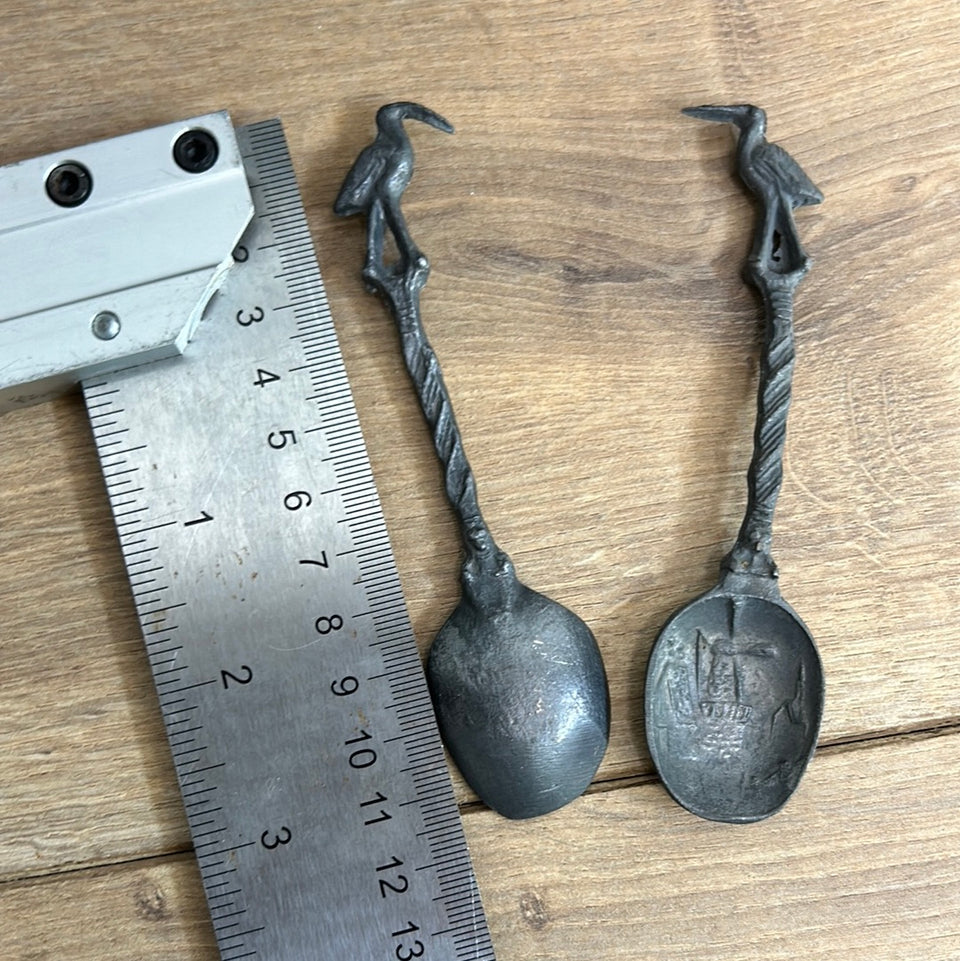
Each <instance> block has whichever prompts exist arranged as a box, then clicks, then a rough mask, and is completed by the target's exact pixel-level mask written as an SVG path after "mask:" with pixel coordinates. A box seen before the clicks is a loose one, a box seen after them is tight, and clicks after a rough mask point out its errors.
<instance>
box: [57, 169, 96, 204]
mask: <svg viewBox="0 0 960 961" xmlns="http://www.w3.org/2000/svg"><path fill="white" fill-rule="evenodd" d="M46 186H47V196H48V197H49V198H50V199H51V200H52V201H53V202H54V203H55V204H57V205H58V206H60V207H79V206H80V204H82V203H83V202H84V201H85V200H86V199H87V197H89V196H90V192H91V191H92V190H93V177H91V176H90V171H89V170H87V168H86V167H84V165H83V164H80V163H76V162H75V161H72V160H71V161H68V162H67V163H62V164H57V166H56V167H54V168H53V170H51V171H50V173H48V174H47V183H46Z"/></svg>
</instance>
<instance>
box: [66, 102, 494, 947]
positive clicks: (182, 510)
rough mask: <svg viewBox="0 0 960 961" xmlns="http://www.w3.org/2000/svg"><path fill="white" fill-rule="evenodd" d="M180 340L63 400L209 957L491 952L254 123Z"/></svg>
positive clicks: (305, 261)
mask: <svg viewBox="0 0 960 961" xmlns="http://www.w3.org/2000/svg"><path fill="white" fill-rule="evenodd" d="M237 140H238V143H239V145H240V148H241V154H242V157H243V161H244V165H245V168H246V176H247V180H248V183H249V185H250V191H251V194H252V196H253V200H254V206H255V212H254V217H253V219H252V221H251V224H250V226H249V227H248V228H247V231H246V233H245V234H244V236H243V238H242V239H241V243H240V246H238V248H237V251H236V252H235V255H236V261H237V262H236V264H235V265H234V266H233V267H232V268H231V269H230V271H229V273H228V275H227V277H226V279H225V280H224V282H223V286H222V287H221V289H220V290H219V291H218V293H217V294H216V296H215V297H214V299H213V301H212V302H211V303H210V305H209V306H208V309H207V313H206V315H205V318H204V320H203V322H202V323H201V324H200V327H199V328H198V332H197V335H196V338H195V341H194V342H193V343H192V344H191V346H190V348H189V350H188V351H187V352H186V353H185V354H184V355H183V356H182V357H176V358H172V359H169V360H161V361H158V362H156V363H153V364H150V365H147V366H144V367H137V368H131V369H128V370H124V371H120V372H119V373H114V374H109V375H106V376H98V377H95V378H91V379H89V380H87V381H85V382H84V385H83V387H84V394H85V398H86V402H87V407H88V411H89V416H90V422H91V427H92V430H93V434H94V439H95V441H96V446H97V450H98V454H99V457H100V462H101V467H102V470H103V475H104V482H105V485H106V488H107V492H108V496H109V499H110V503H111V508H112V510H113V514H114V520H115V525H116V527H117V532H118V536H119V539H120V545H121V549H122V552H123V555H124V561H125V564H126V567H127V573H128V578H129V581H130V585H131V592H132V594H133V597H134V601H135V603H136V607H137V611H138V614H139V618H140V624H141V629H142V632H143V635H144V642H145V645H146V650H147V655H148V661H149V663H150V667H151V671H152V674H153V678H154V683H155V686H156V690H157V695H158V699H159V702H160V708H161V712H162V715H163V719H164V724H165V727H166V733H167V738H168V741H169V744H170V749H171V752H172V755H173V759H174V765H175V768H176V771H177V777H178V780H179V785H180V791H181V795H182V797H183V802H184V808H185V810H186V813H187V820H188V823H189V826H190V832H191V837H192V840H193V845H194V849H195V852H196V858H197V862H198V865H199V869H200V874H201V877H202V881H203V885H204V889H205V892H206V897H207V904H208V908H209V913H210V917H211V920H212V924H213V930H214V934H215V936H216V940H217V944H218V948H219V953H220V957H221V961H241V959H247V958H251V959H260V961H333V959H337V961H342V959H344V958H347V959H349V961H389V959H394V961H411V959H414V958H423V959H425V961H467V959H471V961H494V954H493V949H492V946H491V943H490V936H489V932H488V930H487V926H486V920H485V918H484V915H483V909H482V906H481V903H480V897H479V892H478V889H477V884H476V878H475V877H474V874H473V869H472V866H471V863H470V858H469V853H468V851H467V847H466V841H465V839H464V836H463V829H462V825H461V822H460V818H459V811H458V808H457V804H456V800H455V798H454V796H453V791H452V786H451V783H450V779H449V772H448V770H447V767H446V760H445V757H444V753H443V748H442V745H441V742H440V738H439V734H438V731H437V727H436V721H435V718H434V716H433V710H432V706H431V704H430V699H429V694H428V691H427V687H426V681H425V678H424V675H423V669H422V665H421V662H420V657H419V653H418V650H417V647H416V643H415V640H414V638H413V634H412V630H411V627H410V622H409V617H408V615H407V611H406V607H405V604H404V601H403V595H402V592H401V589H400V583H399V578H398V575H397V570H396V564H395V562H394V559H393V554H392V551H391V548H390V543H389V538H388V535H387V531H386V526H385V522H384V519H383V514H382V511H381V508H380V502H379V497H378V495H377V491H376V486H375V482H374V478H373V474H372V471H371V468H370V462H369V458H368V456H367V452H366V448H365V445H364V442H363V437H362V434H361V431H360V426H359V421H358V419H357V414H356V409H355V407H354V404H353V399H352V395H351V392H350V386H349V382H348V379H347V375H346V372H345V369H344V367H343V361H342V358H341V355H340V348H339V344H338V341H337V337H336V332H335V330H334V327H333V323H332V319H331V316H330V310H329V307H328V304H327V300H326V295H325V292H324V288H323V281H322V278H321V276H320V271H319V267H318V265H317V262H316V257H315V254H314V249H313V242H312V238H311V235H310V231H309V227H308V225H307V223H306V218H305V215H304V211H303V207H302V203H301V200H300V194H299V189H298V186H297V183H296V178H295V175H294V171H293V167H292V164H291V161H290V157H289V154H288V151H287V145H286V140H285V137H284V135H283V130H282V127H281V125H280V122H279V121H277V120H272V121H265V122H263V123H258V124H253V125H251V126H248V127H244V128H240V129H239V130H238V131H237Z"/></svg>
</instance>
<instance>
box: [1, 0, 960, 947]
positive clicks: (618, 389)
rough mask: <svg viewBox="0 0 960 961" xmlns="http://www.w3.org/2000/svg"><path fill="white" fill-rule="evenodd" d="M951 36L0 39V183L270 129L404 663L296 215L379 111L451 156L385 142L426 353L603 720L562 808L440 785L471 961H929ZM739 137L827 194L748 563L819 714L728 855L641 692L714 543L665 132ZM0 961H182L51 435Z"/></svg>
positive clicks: (714, 161) (943, 824)
mask: <svg viewBox="0 0 960 961" xmlns="http://www.w3.org/2000/svg"><path fill="white" fill-rule="evenodd" d="M958 31H960V6H958V5H957V4H956V3H954V2H952V0H940V2H937V0H795V2H793V3H791V4H787V3H778V2H776V0H713V2H711V0H648V2H639V0H636V2H625V0H611V2H604V3H597V2H595V0H589V2H588V0H570V2H563V0H527V2H525V3H507V2H502V0H485V2H480V0H443V2H440V0H393V2H390V0H387V2H382V3H380V4H372V3H361V2H356V0H329V2H311V3H298V2H293V0H286V2H274V3H272V4H271V3H268V2H265V0H221V2H218V3H215V4H214V3H210V4H204V3H198V2H186V0H168V2H165V3H162V4H158V3H155V2H153V0H150V2H147V0H130V2H124V3H119V2H113V3H100V4H96V5H94V4H88V5H84V4H76V3H71V4H67V3H54V2H43V0H35V2H33V3H31V4H22V3H14V2H12V0H0V50H2V51H3V59H2V67H0V105H2V109H0V162H2V163H11V162H14V161H17V160H20V159H23V158H26V157H30V156H33V155H36V154H40V153H46V152H49V151H52V150H56V149H60V148H66V147H69V146H71V145H75V144H78V143H84V142H87V141H89V140H93V139H97V138H102V137H108V136H114V135H117V134H120V133H126V132H128V131H132V130H136V129H139V128H142V127H146V126H151V125H154V124H158V123H162V122H167V121H172V120H177V119H180V118H182V117H187V116H190V115H194V114H198V113H203V112H207V111H210V110H215V109H221V108H227V109H229V110H230V111H231V113H232V116H233V118H234V121H235V122H236V123H246V122H251V121H254V120H259V119H264V118H267V117H271V116H275V115H278V114H279V115H280V116H281V117H282V119H283V121H284V124H285V127H286V131H287V136H288V139H289V142H290V147H291V151H292V154H293V158H294V162H295V165H296V167H297V170H298V174H299V177H300V182H301V187H302V190H303V193H304V197H305V201H306V205H307V212H308V216H309V219H310V224H311V227H312V229H313V232H314V237H315V240H316V243H317V246H318V249H319V252H320V258H321V264H322V267H323V270H324V275H325V278H326V282H327V287H328V291H329V295H330V299H331V302H332V306H333V310H334V315H335V317H336V318H337V322H338V328H339V333H340V337H341V341H342V346H343V349H344V353H345V357H346V363H347V368H348V370H349V372H350V376H351V379H352V382H353V386H354V389H355V394H356V402H357V405H358V408H359V412H360V417H361V421H362V424H363V427H364V431H365V435H366V438H367V443H368V446H369V448H370V454H371V458H372V461H373V465H374V470H375V473H376V476H377V478H378V482H379V485H380V491H381V494H382V498H383V504H384V510H385V513H386V516H387V519H388V524H389V527H390V530H391V533H392V537H393V542H394V548H395V551H396V555H397V559H398V563H399V566H400V571H401V576H402V580H403V585H404V588H405V591H406V596H407V600H408V603H409V607H410V611H411V615H412V618H413V624H414V628H415V630H416V633H417V636H418V638H419V639H420V642H421V644H422V645H423V649H424V650H425V649H426V647H427V645H428V644H429V641H430V639H431V637H432V636H433V634H434V633H435V632H436V630H437V629H438V627H439V626H440V624H441V623H442V622H443V620H444V618H445V616H446V614H447V613H448V612H449V611H450V609H451V608H452V606H453V604H454V603H455V599H456V596H457V564H458V542H457V538H456V534H455V530H454V527H453V524H452V521H451V518H450V516H449V514H448V512H447V509H446V506H445V503H444V501H443V497H442V492H441V487H440V483H439V476H438V472H437V468H436V464H435V460H434V458H433V454H432V450H431V448H430V445H429V439H428V436H427V433H426V431H425V429H424V427H423V423H422V420H421V417H420V414H419V410H418V408H417V406H416V402H415V399H414V395H413V393H412V391H411V390H410V388H409V386H408V383H407V380H406V375H405V372H404V371H403V368H402V364H401V360H400V355H399V351H398V349H397V344H396V340H395V335H394V332H393V330H392V326H391V324H390V322H389V320H388V318H387V315H386V314H385V312H384V310H383V309H382V307H381V305H380V304H379V303H378V302H377V300H376V299H375V298H372V297H369V296H367V295H366V294H365V293H364V292H363V289H362V287H361V285H360V283H359V281H358V271H359V267H360V264H361V259H362V245H363V233H362V229H361V226H360V224H359V222H357V221H340V220H338V219H337V218H335V217H334V216H333V214H332V212H331V204H332V201H333V198H334V196H335V195H336V191H337V188H338V186H339V183H340V180H341V179H342V177H343V175H344V173H345V172H346V170H347V168H348V167H349V165H350V163H351V162H352V160H353V158H354V157H355V155H356V153H357V151H358V150H359V148H360V147H362V146H363V145H364V144H365V143H366V142H367V141H368V140H369V138H370V136H371V133H372V121H373V114H374V111H375V109H376V108H377V107H378V106H379V105H380V104H381V103H384V102H386V101H389V100H396V99H414V100H419V101H422V102H424V103H426V104H427V105H428V106H430V107H432V108H433V109H435V110H437V111H439V112H440V113H442V114H444V115H445V116H446V117H448V118H449V119H450V120H451V121H452V122H453V123H454V124H455V125H456V127H457V134H456V136H455V137H452V138H450V137H445V136H442V135H440V134H437V133H436V132H434V131H432V130H429V129H428V128H426V127H419V126H417V125H412V126H415V127H416V129H415V130H412V131H411V133H412V136H413V138H414V144H415V149H416V152H417V164H418V172H417V176H416V178H415V181H414V183H413V185H412V187H411V189H410V191H409V194H408V197H407V201H406V208H405V209H406V212H407V215H408V218H409V220H410V222H411V224H412V228H413V232H414V235H415V236H416V238H417V240H418V242H419V243H420V245H421V246H422V247H423V249H424V250H425V251H426V252H427V254H428V255H429V256H430V258H431V261H432V263H433V273H432V276H431V279H430V284H429V286H428V288H427V290H426V292H425V296H424V312H425V321H426V324H427V327H428V331H429V334H430V336H431V339H432V340H433V343H434V346H435V347H436V349H437V352H438V354H439V355H440V357H441V360H442V362H443V365H444V369H445V373H446V377H447V382H448V385H449V387H450V390H451V393H452V395H453V398H454V401H455V404H456V407H457V412H458V416H459V419H460V422H461V427H462V429H463V432H464V435H465V438H466V444H467V449H468V453H469V455H470V457H471V460H472V463H473V466H474V468H475V472H476V475H477V478H478V481H479V484H480V490H481V498H482V502H483V505H484V508H485V512H486V513H487V515H488V520H489V521H490V524H491V527H492V529H493V531H494V532H495V534H496V536H497V539H498V541H499V542H500V543H501V544H502V546H503V547H504V548H505V549H506V550H508V551H509V552H510V553H511V555H512V556H513V558H514V560H515V562H516V564H517V568H518V571H519V572H520V574H521V576H522V577H523V579H524V580H525V581H526V582H527V583H529V584H530V585H531V586H533V587H535V588H537V589H539V590H541V591H544V592H545V593H548V594H551V595H552V596H554V597H556V598H557V599H558V600H560V601H562V602H564V603H565V604H567V605H568V606H569V607H571V608H573V609H574V610H576V611H577V612H578V613H580V614H581V615H582V616H583V617H584V618H585V619H586V620H587V622H588V623H589V624H590V625H591V626H592V628H593V629H594V632H595V634H596V636H597V638H598V640H599V643H600V646H601V648H602V651H603V655H604V657H605V660H606V664H607V668H608V671H609V675H610V681H611V687H612V706H613V730H612V738H611V742H610V748H609V751H608V753H607V756H606V760H605V761H604V763H603V765H602V767H601V769H600V771H599V773H598V775H597V780H596V783H595V784H594V785H593V786H592V788H591V790H590V791H589V793H588V794H587V795H586V796H585V797H583V798H581V799H580V800H578V801H576V802H575V803H573V804H571V805H570V806H569V807H567V808H565V809H564V810H562V811H560V812H558V813H556V814H553V815H550V816H548V817H544V818H542V819H538V820H536V821H533V822H524V823H511V822H506V821H504V820H503V819H501V818H498V817H497V816H495V815H493V814H492V813H491V812H489V811H488V810H486V809H484V808H483V807H482V806H481V805H479V804H478V803H477V802H475V801H474V800H473V799H472V798H471V796H470V794H469V792H468V791H467V790H466V788H465V787H464V786H463V785H462V782H460V781H458V782H457V784H458V794H459V797H460V799H461V801H462V813H463V821H464V825H465V829H466V833H467V837H468V841H469V843H470V847H471V850H472V853H473V857H474V860H475V865H476V871H477V875H478V878H479V882H480V887H481V891H482V894H483V897H484V902H485V905H486V909H487V912H488V915H489V921H490V927H491V931H492V934H493V939H494V943H495V946H496V950H497V954H498V958H499V959H500V961H541V959H542V961H547V959H549V961H567V959H569V961H573V959H583V958H591V959H594V961H607V959H628V958H629V959H631V961H637V959H651V961H652V959H656V961H670V959H678V961H681V959H694V958H695V959H698V961H705V959H735V961H745V959H757V961H771V959H791V961H792V959H797V958H800V957H803V958H808V959H817V961H825V959H843V961H859V959H863V961H911V959H917V961H937V959H947V958H953V959H956V958H960V638H958V636H957V630H956V622H957V612H958V609H960V556H958V549H957V547H958V543H960V333H958V324H957V320H956V313H957V305H958V303H960V243H958V239H957V238H958V234H960V112H958V105H957V104H958V100H960V79H958V77H960V74H958V65H960V32H958ZM742 101H752V102H755V103H758V104H760V105H762V106H764V107H765V108H766V109H767V111H768V113H769V117H770V136H771V139H773V140H775V141H777V142H779V143H781V144H782V145H783V146H784V147H785V148H786V149H788V150H789V151H790V152H791V153H792V154H793V155H794V156H795V157H796V158H797V159H798V160H799V161H800V162H801V164H802V165H803V166H804V167H805V169H806V170H807V171H808V172H809V173H810V175H811V177H812V178H813V179H814V181H815V182H816V183H817V184H818V185H819V186H820V187H821V188H822V190H823V192H824V194H825V196H826V201H825V203H824V204H823V205H822V206H821V207H817V208H808V209H805V210H802V211H800V212H799V214H798V221H799V225H800V232H801V236H802V238H803V240H804V244H805V246H806V247H807V249H808V250H809V252H810V254H811V255H812V257H813V258H814V260H815V265H814V268H813V270H812V272H811V274H810V276H809V277H808V278H807V279H806V280H805V281H804V283H803V285H802V286H801V288H800V291H799V297H798V310H797V349H798V358H799V360H798V366H797V371H796V380H795V385H794V388H795V389H794V406H793V411H792V413H791V421H790V431H789V438H788V452H787V462H786V472H785V485H784V490H783V494H782V498H781V502H780V507H779V510H778V516H777V540H776V551H777V557H778V560H779V562H780V566H781V570H782V575H783V576H782V588H783V591H784V595H785V597H786V598H787V599H788V600H789V601H790V602H791V603H792V604H793V606H794V607H795V608H796V609H797V611H799V612H800V613H801V615H802V616H803V617H804V619H805V620H806V621H807V623H808V625H809V627H810V628H811V631H812V633H813V634H814V636H815V638H816V639H817V643H818V645H819V649H820V652H821V655H822V658H823V663H824V668H825V672H826V678H827V685H828V699H827V705H826V714H825V717H824V721H823V728H822V735H821V744H820V749H819V751H818V753H817V755H816V757H815V759H814V761H813V762H812V764H811V766H810V768H809V770H808V772H807V775H806V777H805V779H804V780H803V782H802V783H801V785H800V789H799V791H798V793H797V794H796V795H795V797H794V798H793V799H792V800H791V802H790V803H789V804H788V806H787V807H786V809H785V810H784V811H783V812H782V813H780V814H779V815H777V816H776V817H774V818H772V819H771V820H769V821H767V822H764V823H761V824H757V825H754V826H748V827H735V826H724V825H717V824H712V823H707V822H704V821H700V820H698V819H696V818H694V817H693V816H691V815H689V814H687V813H686V812H684V811H683V810H682V809H680V808H679V807H678V806H677V805H675V804H674V803H673V802H672V801H670V799H669V798H668V797H667V795H666V794H665V792H664V791H663V789H662V787H661V786H660V785H659V783H657V781H656V779H655V776H654V775H653V773H652V768H651V763H650V759H649V755H648V752H647V749H646V745H645V741H644V737H643V719H642V713H641V697H640V694H641V688H642V681H643V675H644V665H645V662H646V658H647V655H648V652H649V649H650V646H651V644H652V642H653V639H654V637H655V636H656V633H657V630H658V629H659V627H660V625H661V624H662V622H663V621H664V620H665V618H666V617H667V615H668V614H669V613H670V612H671V611H672V610H673V609H674V608H676V607H677V606H679V605H680V604H682V603H683V602H685V601H686V600H687V599H689V598H691V597H693V596H694V595H696V594H697V593H699V592H701V591H702V590H704V589H706V588H707V587H709V586H710V585H711V584H712V583H713V582H714V580H715V576H716V571H717V564H718V561H719V559H720V557H721V556H722V554H723V553H724V552H725V550H726V549H727V547H728V545H729V543H730V542H731V540H732V538H733V537H734V535H735V534H736V530H737V527H738V525H739V519H740V515H741V513H742V510H743V501H744V481H743V473H744V470H745V468H746V464H747V461H748V459H749V452H750V442H751V425H752V420H753V403H754V390H755V375H756V366H757V353H758V347H759V338H758V326H757V319H758V308H757V305H756V300H755V298H754V297H753V295H752V294H751V293H750V291H749V290H747V289H746V288H745V287H744V286H743V285H742V283H741V282H740V280H739V276H738V274H739V268H740V264H741V262H742V259H743V256H744V253H745V251H746V249H747V246H748V244H749V232H750V229H751V217H752V213H751V206H750V202H749V200H748V198H747V197H746V196H745V194H744V193H743V191H742V189H741V187H740V185H739V183H738V181H737V180H736V179H735V178H734V177H733V176H732V173H731V171H732V139H731V135H730V133H729V131H728V130H727V129H726V128H722V127H719V126H713V125H707V124H703V123H698V122H695V121H692V120H689V119H687V118H685V117H682V116H681V115H680V114H679V109H680V108H681V107H682V106H684V105H687V104H696V103H702V102H721V103H723V102H742ZM0 229H2V211H0ZM55 264H56V259H55V257H52V258H51V269H55ZM91 267H92V269H96V265H95V264H93V265H91ZM2 276H3V274H2V264H0V277H2ZM37 282H38V283H42V278H38V281H37ZM0 958H4V959H14V961H28V959H29V961H45V959H51V961H52V959H57V961H59V959H61V958H70V959H71V961H92V959H121V958H122V959H127V958H151V959H153V961H188V959H189V961H201V959H204V961H212V959H214V958H216V948H215V945H214V941H213V938H212V935H211V931H210V927H209V922H208V921H207V919H206V916H205V909H204V907H203V903H202V895H201V889H200V884H199V875H198V872H197V869H196V867H195V864H194V861H193V856H192V852H191V845H190V841H189V837H188V832H187V827H186V822H185V819H184V817H183V814H182V811H181V804H180V799H179V795H178V792H177V788H176V782H175V778H174V773H173V768H172V765H171V762H170V759H169V756H168V749H167V747H166V743H165V740H164V736H163V731H162V727H161V723H160V716H159V711H158V708H157V706H156V704H155V700H154V695H153V690H152V682H151V679H150V676H149V673H148V669H147V661H146V657H145V655H144V652H143V648H142V642H141V639H140V637H139V633H138V626H137V623H136V619H135V616H134V609H133V605H132V602H131V599H130V594H129V589H128V587H127V584H126V581H125V576H124V573H123V569H122V564H121V557H120V552H119V549H118V547H117V544H116V540H115V535H114V533H113V529H112V525H111V521H110V516H109V512H108V507H107V501H106V497H105V496H104V492H103V489H102V482H101V479H100V476H99V469H98V464H97V460H96V456H95V453H94V447H93V444H92V442H91V439H90V434H89V430H88V427H87V423H86V418H85V414H84V411H83V409H82V405H81V402H80V400H79V399H78V398H77V397H70V398H66V399H63V400H60V401H57V402H55V403H49V404H46V405H44V406H42V407H37V408H33V409H30V410H28V411H24V412H18V413H16V414H11V415H8V416H6V417H4V419H3V421H2V424H0ZM347 961H362V959H347Z"/></svg>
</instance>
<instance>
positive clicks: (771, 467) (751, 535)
mask: <svg viewBox="0 0 960 961" xmlns="http://www.w3.org/2000/svg"><path fill="white" fill-rule="evenodd" d="M805 273H806V268H805V267H804V268H803V269H801V270H797V271H793V272H791V273H786V274H778V273H773V272H769V271H766V270H763V269H756V268H754V269H753V270H751V272H750V274H751V277H750V279H751V280H752V281H753V283H754V284H755V285H756V286H757V288H758V289H759V290H760V294H761V296H762V297H763V303H764V308H765V313H766V325H765V331H764V345H763V351H762V355H761V358H760V382H759V387H758V390H757V420H756V425H755V428H754V435H753V457H752V459H751V461H750V469H749V471H748V472H747V510H746V514H745V516H744V519H743V523H742V525H741V527H740V533H739V534H738V536H737V540H736V543H735V544H734V547H733V549H732V550H731V551H730V553H729V554H728V555H727V558H726V560H725V566H726V567H728V568H729V569H730V570H732V571H735V572H738V573H749V574H760V575H763V576H767V577H776V576H777V565H776V563H775V562H774V560H773V556H772V554H771V543H772V538H773V512H774V509H775V507H776V504H777V496H778V495H779V493H780V485H781V482H782V481H783V449H784V444H785V442H786V436H787V413H788V411H789V408H790V390H791V383H792V379H793V367H794V359H795V352H794V338H793V295H794V291H795V289H796V286H797V284H798V283H799V282H800V279H801V278H802V277H803V275H804V274H805Z"/></svg>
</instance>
